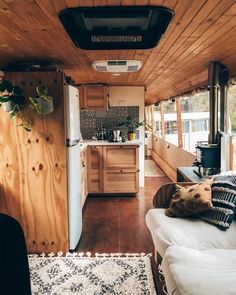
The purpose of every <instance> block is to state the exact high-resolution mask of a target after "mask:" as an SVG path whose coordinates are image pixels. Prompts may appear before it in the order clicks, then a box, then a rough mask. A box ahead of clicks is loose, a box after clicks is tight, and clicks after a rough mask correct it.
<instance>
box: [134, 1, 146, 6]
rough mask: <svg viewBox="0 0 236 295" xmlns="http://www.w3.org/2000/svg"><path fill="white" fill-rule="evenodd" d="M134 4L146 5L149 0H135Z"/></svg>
mask: <svg viewBox="0 0 236 295" xmlns="http://www.w3.org/2000/svg"><path fill="white" fill-rule="evenodd" d="M135 5H137V6H148V5H149V0H135Z"/></svg>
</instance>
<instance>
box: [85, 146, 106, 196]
mask: <svg viewBox="0 0 236 295" xmlns="http://www.w3.org/2000/svg"><path fill="white" fill-rule="evenodd" d="M102 159H103V156H102V146H89V147H88V159H87V160H88V170H87V175H88V192H89V193H102V192H103V181H102V178H103V160H102Z"/></svg>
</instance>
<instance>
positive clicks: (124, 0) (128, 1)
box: [121, 0, 135, 6]
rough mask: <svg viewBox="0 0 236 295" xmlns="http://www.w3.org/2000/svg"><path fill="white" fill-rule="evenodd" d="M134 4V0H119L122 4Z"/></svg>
mask: <svg viewBox="0 0 236 295" xmlns="http://www.w3.org/2000/svg"><path fill="white" fill-rule="evenodd" d="M134 4H135V0H121V5H122V6H132V5H134Z"/></svg>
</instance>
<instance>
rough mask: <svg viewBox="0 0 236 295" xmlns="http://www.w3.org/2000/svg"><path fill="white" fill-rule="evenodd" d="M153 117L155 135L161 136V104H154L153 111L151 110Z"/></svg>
mask: <svg viewBox="0 0 236 295" xmlns="http://www.w3.org/2000/svg"><path fill="white" fill-rule="evenodd" d="M153 119H154V122H155V134H156V135H157V136H160V137H161V136H162V131H161V105H160V104H159V105H158V106H154V112H153Z"/></svg>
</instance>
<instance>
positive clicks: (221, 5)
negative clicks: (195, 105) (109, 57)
mask: <svg viewBox="0 0 236 295" xmlns="http://www.w3.org/2000/svg"><path fill="white" fill-rule="evenodd" d="M222 2H223V3H222ZM225 2H227V3H228V5H230V6H231V5H232V3H229V2H230V1H228V0H227V1H225ZM225 2H224V1H220V3H219V5H218V6H219V8H220V11H221V13H223V12H224V10H223V11H222V9H223V8H224V9H225V10H227V9H228V7H227V3H225ZM218 6H217V7H218ZM217 7H216V8H217ZM217 11H218V12H219V9H217ZM217 16H218V17H219V15H217ZM209 17H210V16H209ZM215 17H216V16H215ZM202 21H203V20H202ZM188 41H190V42H189V43H190V44H186V46H184V44H183V46H180V45H179V48H175V46H173V48H172V52H173V54H174V55H176V57H179V56H180V55H181V53H183V52H185V53H186V50H188V49H189V48H190V45H192V44H191V43H193V44H194V43H196V42H195V41H196V39H195V38H192V35H190V37H189V38H188V39H187V40H186V42H188ZM186 42H185V43H186ZM173 50H175V51H173ZM176 59H177V58H176ZM163 62H164V63H165V65H166V67H168V66H170V64H171V63H172V62H173V60H170V59H169V58H168V59H166V60H164V61H163ZM172 67H173V66H172ZM156 74H157V75H158V74H161V71H159V72H157V73H156ZM146 83H148V81H146Z"/></svg>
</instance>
